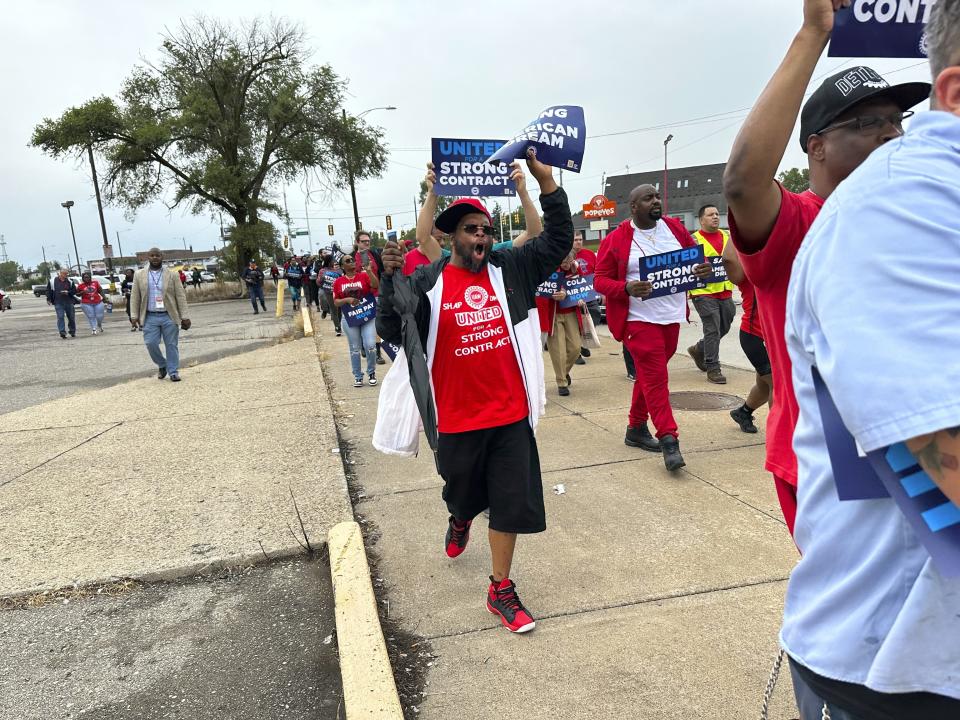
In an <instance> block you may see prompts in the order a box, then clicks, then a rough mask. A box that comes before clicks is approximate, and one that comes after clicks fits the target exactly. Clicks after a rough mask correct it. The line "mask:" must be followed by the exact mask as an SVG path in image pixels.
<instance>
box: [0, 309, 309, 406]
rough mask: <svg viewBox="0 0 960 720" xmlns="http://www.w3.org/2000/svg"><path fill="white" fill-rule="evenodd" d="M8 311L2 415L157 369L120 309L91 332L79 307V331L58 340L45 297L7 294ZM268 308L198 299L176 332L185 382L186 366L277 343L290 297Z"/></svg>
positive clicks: (3, 328) (0, 324) (286, 327)
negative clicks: (282, 306) (281, 311)
mask: <svg viewBox="0 0 960 720" xmlns="http://www.w3.org/2000/svg"><path fill="white" fill-rule="evenodd" d="M11 299H12V301H13V309H12V310H8V311H7V312H5V313H0V414H3V413H7V412H12V411H13V410H19V409H21V408H24V407H29V406H31V405H36V404H38V403H42V402H46V401H48V400H53V399H56V398H60V397H64V396H66V395H72V394H73V393H76V392H82V391H86V390H92V389H97V388H102V387H108V386H110V385H116V384H117V383H121V382H125V381H127V380H132V379H134V378H139V377H145V376H149V375H151V374H153V373H155V372H156V367H155V366H154V365H153V363H152V362H151V361H150V357H149V356H148V355H147V351H146V348H144V346H143V335H142V334H141V333H139V332H130V323H129V322H128V321H127V315H126V313H125V312H124V311H123V310H122V309H119V308H118V309H117V311H116V312H114V313H112V314H108V315H106V316H105V318H104V325H103V327H104V332H103V334H101V335H96V336H94V335H91V334H90V330H89V326H88V325H87V320H86V317H85V316H84V315H83V313H82V312H81V311H80V309H79V307H78V308H77V337H76V338H68V339H67V340H62V339H61V338H60V335H59V333H58V332H57V318H56V314H55V312H54V309H53V308H52V307H50V306H49V305H47V303H46V300H45V299H44V298H37V297H34V296H33V295H14V296H12V298H11ZM267 307H268V308H271V311H268V312H266V313H263V312H261V313H260V314H259V315H254V314H253V310H252V308H251V306H250V302H249V301H248V300H227V301H222V302H210V303H197V304H195V305H192V306H191V308H190V317H191V320H192V321H193V326H192V327H191V329H190V330H187V331H181V332H180V364H181V368H182V372H181V375H182V376H183V378H184V380H187V379H188V378H189V374H190V370H189V368H190V366H191V365H196V364H198V363H202V362H208V361H210V360H217V359H219V358H222V357H226V356H228V355H234V354H236V353H241V352H246V351H248V350H253V349H255V348H258V347H262V346H264V345H269V344H271V343H275V342H277V341H278V340H279V339H280V338H281V337H283V336H284V335H289V334H290V333H291V332H292V327H293V326H292V317H291V315H290V312H291V311H290V303H289V302H288V303H287V307H286V311H287V315H286V316H285V317H284V318H282V319H280V320H278V319H277V318H276V317H275V315H274V313H273V312H272V307H274V306H273V305H272V304H271V303H270V302H269V299H268V304H267Z"/></svg>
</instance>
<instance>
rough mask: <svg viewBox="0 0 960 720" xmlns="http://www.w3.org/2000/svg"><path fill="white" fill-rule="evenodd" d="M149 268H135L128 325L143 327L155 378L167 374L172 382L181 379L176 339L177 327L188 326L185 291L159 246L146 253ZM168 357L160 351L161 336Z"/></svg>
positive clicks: (178, 333)
mask: <svg viewBox="0 0 960 720" xmlns="http://www.w3.org/2000/svg"><path fill="white" fill-rule="evenodd" d="M147 257H148V258H149V260H150V265H149V267H146V268H141V269H139V270H137V272H136V274H135V275H134V276H133V287H132V288H130V324H131V325H133V327H135V328H136V327H142V328H143V342H144V344H145V345H146V346H147V352H149V353H150V358H151V359H152V360H153V361H154V362H155V363H156V364H157V367H158V368H159V370H158V372H157V378H158V379H160V380H163V379H164V378H165V377H166V376H167V375H168V374H169V375H170V380H171V381H173V382H180V372H179V371H180V351H179V349H178V348H177V342H178V341H179V339H180V329H181V328H182V329H184V330H188V329H189V328H190V319H189V318H188V317H187V314H188V312H189V308H188V307H187V293H186V291H185V290H184V289H183V285H182V284H181V282H180V276H179V275H178V274H177V273H176V272H174V271H173V270H171V269H170V268H165V267H163V255H162V254H161V253H160V250H159V249H158V248H150V250H149V251H148V253H147ZM161 337H162V338H163V346H164V348H165V349H166V351H167V357H166V358H164V357H163V353H162V352H160V339H161Z"/></svg>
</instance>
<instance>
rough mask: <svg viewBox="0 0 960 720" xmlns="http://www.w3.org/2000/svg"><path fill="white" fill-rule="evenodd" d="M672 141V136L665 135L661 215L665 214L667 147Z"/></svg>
mask: <svg viewBox="0 0 960 720" xmlns="http://www.w3.org/2000/svg"><path fill="white" fill-rule="evenodd" d="M671 140H673V135H667V139H666V140H664V141H663V214H664V215H666V214H667V145H669V144H670V141H671Z"/></svg>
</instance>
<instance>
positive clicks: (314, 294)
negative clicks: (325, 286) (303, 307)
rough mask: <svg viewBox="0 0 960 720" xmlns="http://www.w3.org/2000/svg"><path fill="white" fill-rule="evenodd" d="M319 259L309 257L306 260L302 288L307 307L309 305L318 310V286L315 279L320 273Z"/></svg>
mask: <svg viewBox="0 0 960 720" xmlns="http://www.w3.org/2000/svg"><path fill="white" fill-rule="evenodd" d="M321 267H322V266H321V264H320V258H318V257H311V258H309V259H308V260H307V265H306V268H304V271H303V287H304V291H305V292H306V295H307V307H308V308H309V307H310V306H311V305H313V306H314V307H316V308H317V311H319V310H320V286H319V285H317V277H318V275H319V273H320V268H321Z"/></svg>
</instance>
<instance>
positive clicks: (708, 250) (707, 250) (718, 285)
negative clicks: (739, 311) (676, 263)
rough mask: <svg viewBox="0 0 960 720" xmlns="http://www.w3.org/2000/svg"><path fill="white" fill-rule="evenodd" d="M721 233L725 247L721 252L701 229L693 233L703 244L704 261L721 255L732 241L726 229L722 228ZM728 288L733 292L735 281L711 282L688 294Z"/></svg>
mask: <svg viewBox="0 0 960 720" xmlns="http://www.w3.org/2000/svg"><path fill="white" fill-rule="evenodd" d="M720 234H721V235H723V248H722V249H721V252H717V251H716V250H714V249H713V245H712V244H711V243H710V241H709V240H707V239H706V238H705V237H704V236H703V234H702V233H701V232H700V231H699V230H697V231H696V232H695V233H694V234H693V239H694V240H696V241H697V242H698V243H700V244H701V245H703V258H704V262H710V258H712V257H720V256H721V255H722V253H723V250H726V249H727V243H728V242H730V233H728V232H726V231H725V230H720ZM727 290H729V291H731V292H732V291H733V283H732V282H730V281H729V280H724V281H723V282H715V283H710V284H709V285H707V286H706V287H705V288H702V289H700V290H691V291H690V292H689V293H688V294H689V295H693V296H696V295H713V294H715V293H722V292H726V291H727Z"/></svg>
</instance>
